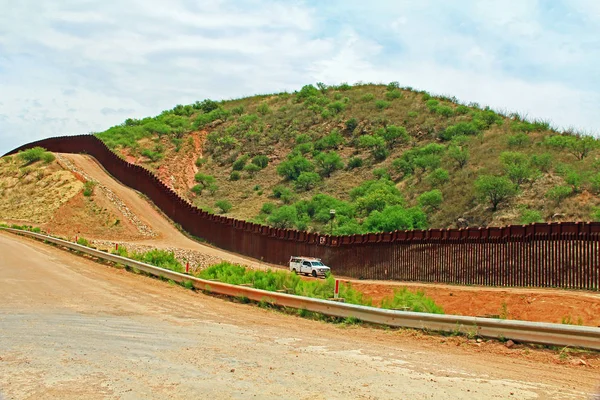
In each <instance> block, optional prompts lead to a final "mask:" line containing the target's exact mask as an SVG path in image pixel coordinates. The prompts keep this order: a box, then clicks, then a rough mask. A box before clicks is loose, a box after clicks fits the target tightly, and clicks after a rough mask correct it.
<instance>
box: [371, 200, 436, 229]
mask: <svg viewBox="0 0 600 400" xmlns="http://www.w3.org/2000/svg"><path fill="white" fill-rule="evenodd" d="M365 225H366V227H367V229H368V231H369V232H393V231H395V230H405V229H425V228H426V227H427V216H426V215H425V213H424V212H423V211H421V210H420V209H416V208H408V209H406V208H404V207H402V206H401V205H396V206H389V207H386V208H384V209H383V211H378V210H375V211H373V212H371V213H370V214H369V216H368V217H367V219H366V220H365Z"/></svg>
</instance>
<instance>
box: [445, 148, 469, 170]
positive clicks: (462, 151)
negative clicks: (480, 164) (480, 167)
mask: <svg viewBox="0 0 600 400" xmlns="http://www.w3.org/2000/svg"><path fill="white" fill-rule="evenodd" d="M448 157H450V158H451V159H452V160H454V162H455V163H456V165H457V167H458V168H459V169H462V168H464V167H465V166H466V165H467V163H468V162H469V150H468V149H467V148H463V147H459V146H450V148H449V149H448Z"/></svg>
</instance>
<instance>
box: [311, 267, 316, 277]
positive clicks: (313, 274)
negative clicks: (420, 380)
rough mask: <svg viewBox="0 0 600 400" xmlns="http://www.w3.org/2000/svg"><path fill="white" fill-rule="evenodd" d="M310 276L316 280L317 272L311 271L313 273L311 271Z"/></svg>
mask: <svg viewBox="0 0 600 400" xmlns="http://www.w3.org/2000/svg"><path fill="white" fill-rule="evenodd" d="M311 275H312V276H313V278H316V277H317V271H315V270H314V269H313V271H312V274H311Z"/></svg>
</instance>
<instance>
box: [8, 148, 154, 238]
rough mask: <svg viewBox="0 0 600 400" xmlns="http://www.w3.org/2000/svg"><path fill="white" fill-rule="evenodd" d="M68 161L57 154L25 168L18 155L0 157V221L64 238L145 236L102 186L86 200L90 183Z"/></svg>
mask: <svg viewBox="0 0 600 400" xmlns="http://www.w3.org/2000/svg"><path fill="white" fill-rule="evenodd" d="M64 161H65V160H64V159H62V158H61V157H60V156H59V157H57V159H56V160H54V161H52V162H50V163H44V162H42V161H38V162H35V163H33V164H29V165H26V164H24V162H23V161H21V160H19V159H18V158H17V157H3V158H2V159H0V221H2V222H8V223H15V224H19V225H21V224H31V225H34V226H39V227H41V228H43V229H45V230H49V231H51V232H52V233H55V234H59V235H65V236H71V235H79V236H82V235H100V236H102V237H104V238H106V239H123V238H133V239H138V238H142V237H143V235H142V233H143V232H140V231H139V229H137V227H136V226H134V224H132V223H131V222H130V221H129V220H128V218H126V216H124V215H123V213H122V212H121V210H120V209H119V208H118V207H117V206H116V205H115V203H114V202H113V201H111V198H109V196H107V193H105V192H104V191H103V190H101V189H102V188H101V187H94V189H93V191H92V194H91V196H87V197H86V196H84V195H83V188H84V182H85V181H86V180H87V179H85V177H84V176H82V175H81V174H78V173H77V172H75V171H71V170H70V169H69V168H68V165H66V163H65V162H64Z"/></svg>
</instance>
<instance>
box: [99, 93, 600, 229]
mask: <svg viewBox="0 0 600 400" xmlns="http://www.w3.org/2000/svg"><path fill="white" fill-rule="evenodd" d="M97 136H98V137H99V138H100V139H101V140H103V141H104V142H105V143H106V144H107V145H108V146H109V147H110V148H112V149H113V150H115V151H116V152H117V153H118V154H120V155H121V156H123V157H124V158H127V159H128V160H129V161H131V162H136V163H139V164H142V165H144V166H146V167H147V168H149V169H150V170H153V171H154V172H156V173H157V174H158V175H159V176H160V177H161V179H163V180H164V181H165V182H166V183H167V184H169V185H171V186H172V187H174V189H175V190H177V191H178V192H179V193H180V194H181V195H182V196H184V197H186V198H188V199H189V200H191V201H192V202H193V203H194V204H196V205H197V206H198V207H200V208H202V209H205V210H208V211H211V212H215V213H221V214H225V215H227V216H231V217H235V218H240V219H245V220H251V221H254V222H258V223H263V224H268V225H271V226H276V227H280V228H296V229H302V230H310V231H320V232H326V233H330V232H333V233H334V234H353V233H366V232H379V231H392V230H395V229H424V228H442V227H452V226H456V224H457V221H458V220H459V218H462V219H464V220H466V221H467V223H468V224H469V225H470V226H489V225H494V226H502V225H507V224H520V223H532V222H543V221H577V220H584V221H587V220H591V219H597V218H598V217H600V213H598V212H597V211H596V207H597V206H598V204H599V203H600V201H599V198H598V196H597V194H598V193H599V192H600V160H598V159H597V149H598V147H599V145H600V144H599V142H598V141H597V140H596V139H594V138H592V137H590V136H582V135H578V134H577V133H576V132H572V131H571V132H557V131H556V130H554V129H552V128H551V126H550V124H549V123H548V122H546V121H529V120H527V119H525V118H524V117H523V116H520V115H518V114H514V113H513V114H508V113H499V112H496V111H494V110H491V109H489V108H483V107H480V106H479V105H478V104H474V103H471V104H460V103H459V102H458V101H457V100H456V99H454V98H448V97H441V96H432V95H430V94H428V93H426V92H418V91H414V90H412V89H410V88H400V87H399V85H398V84H397V83H396V82H392V83H390V84H388V85H373V84H357V85H354V86H350V85H347V84H343V85H340V86H326V85H324V84H321V83H319V84H317V85H316V86H313V85H307V86H304V87H303V88H302V89H301V90H299V91H298V92H294V93H280V94H274V95H263V96H254V97H250V98H244V99H238V100H230V101H222V102H215V101H212V100H204V101H202V102H196V103H195V104H192V105H186V106H183V105H177V106H176V107H174V108H173V109H172V110H167V111H164V112H163V113H161V114H160V115H159V116H157V117H153V118H144V119H142V120H134V119H128V120H126V121H125V122H124V123H123V124H122V125H119V126H115V127H112V128H110V129H108V130H107V131H105V132H101V133H98V134H97ZM200 152H201V154H200ZM199 154H200V157H197V156H198V155H199ZM192 155H193V157H192ZM330 210H335V218H333V219H332V215H331V214H330Z"/></svg>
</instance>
